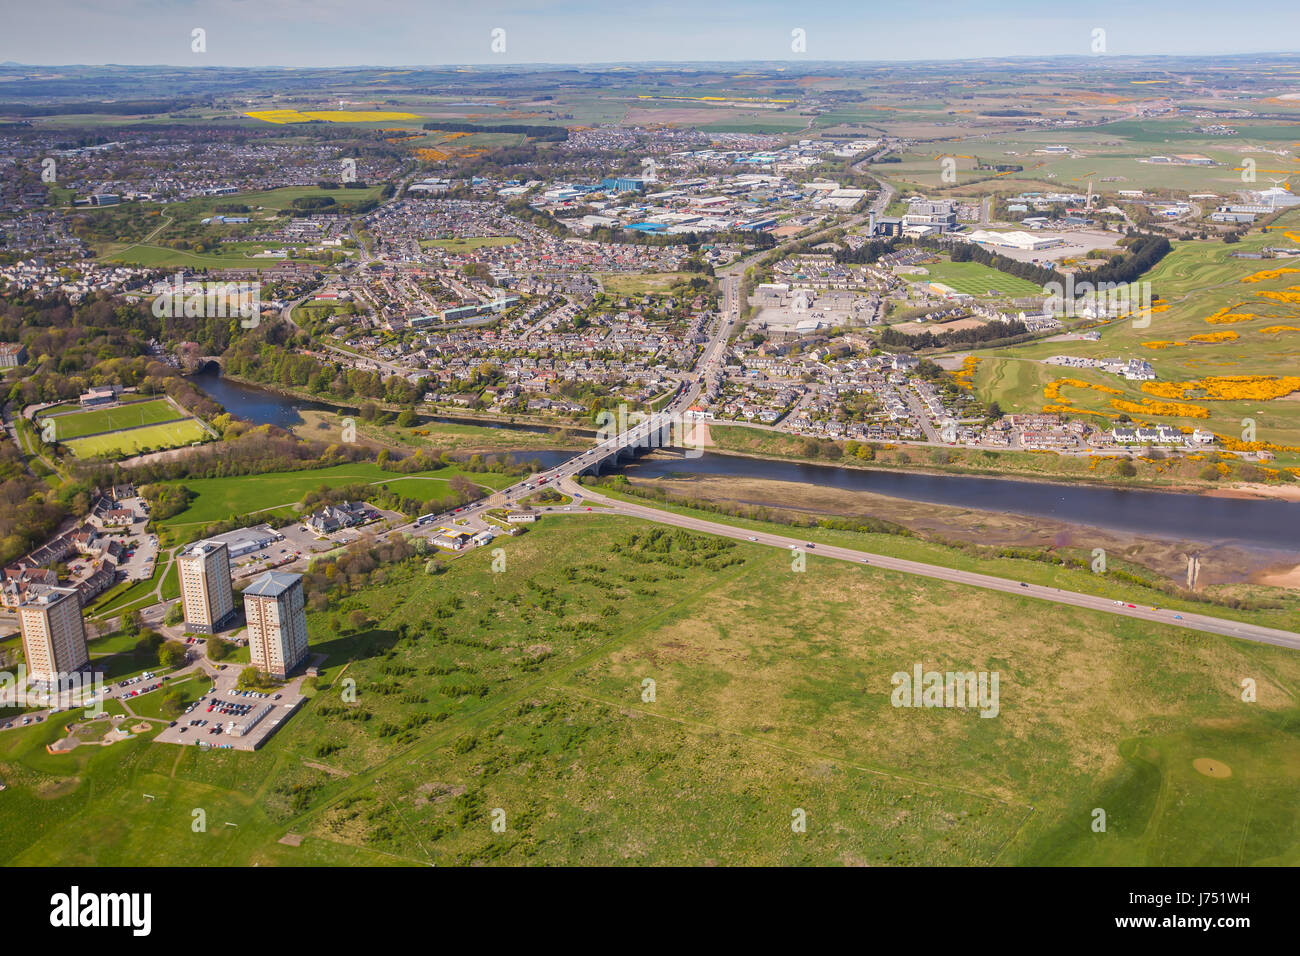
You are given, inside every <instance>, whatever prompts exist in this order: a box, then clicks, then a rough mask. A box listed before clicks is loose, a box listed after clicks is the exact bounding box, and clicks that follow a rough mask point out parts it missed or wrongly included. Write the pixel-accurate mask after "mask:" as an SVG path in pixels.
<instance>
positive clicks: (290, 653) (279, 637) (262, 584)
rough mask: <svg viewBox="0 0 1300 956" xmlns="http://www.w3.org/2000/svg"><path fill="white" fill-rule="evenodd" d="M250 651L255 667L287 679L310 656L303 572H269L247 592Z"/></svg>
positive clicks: (245, 611)
mask: <svg viewBox="0 0 1300 956" xmlns="http://www.w3.org/2000/svg"><path fill="white" fill-rule="evenodd" d="M244 617H245V619H246V620H247V622H248V652H249V660H250V661H251V662H252V664H253V666H254V667H256V668H258V669H259V670H262V671H264V672H266V673H267V674H270V675H271V676H272V677H275V678H277V679H280V680H283V679H284V678H286V677H288V676H289V675H290V674H291V673H292V672H293V671H294V669H295V668H296V667H298V665H299V664H301V663H302V662H303V661H304V660H305V659H306V657H307V609H306V602H305V600H304V598H303V591H302V575H301V574H288V573H286V572H283V571H267V572H266V573H265V574H263V575H262V576H261V577H260V578H258V579H257V580H256V581H254V582H253V583H252V584H250V585H249V586H248V589H247V590H245V591H244Z"/></svg>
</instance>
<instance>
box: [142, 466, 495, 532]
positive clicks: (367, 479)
mask: <svg viewBox="0 0 1300 956" xmlns="http://www.w3.org/2000/svg"><path fill="white" fill-rule="evenodd" d="M462 474H463V475H464V476H465V477H466V478H467V479H468V480H469V481H472V482H474V483H475V484H478V485H482V486H484V487H486V488H490V489H496V488H504V487H505V486H507V485H509V484H510V483H511V482H512V481H514V479H513V478H511V477H510V476H508V475H503V474H498V473H495V472H475V473H467V472H464V471H463V470H461V469H459V468H439V469H436V470H434V471H422V472H416V473H415V474H412V475H403V474H397V473H395V472H391V471H384V470H383V469H382V468H380V467H379V466H378V465H376V464H373V463H371V462H356V463H354V464H350V465H335V466H333V467H331V468H315V469H311V470H307V471H288V472H270V473H268V474H264V475H255V476H252V477H247V476H240V477H235V478H196V479H187V480H185V481H182V482H177V483H178V484H183V485H184V486H185V487H186V488H189V489H190V490H191V491H193V492H194V493H195V495H196V497H195V498H194V500H193V501H192V502H191V503H190V506H189V508H187V509H186V510H185V511H182V512H181V513H179V514H176V515H173V516H172V517H170V518H166V519H164V520H163V521H161V522H159V524H160V525H161V526H162V527H164V528H170V527H176V526H178V525H193V524H211V523H212V522H214V521H223V520H225V519H226V518H229V517H231V516H232V515H241V514H246V513H248V507H249V497H248V495H249V486H250V482H252V483H254V484H255V486H256V488H257V491H256V496H257V497H256V500H257V502H258V503H259V505H260V508H258V509H255V510H270V509H279V508H286V507H287V506H289V505H293V504H295V503H297V502H298V501H300V500H302V497H303V495H305V494H306V493H307V492H309V491H313V490H315V489H317V488H320V487H321V486H322V485H325V486H328V487H331V488H334V487H338V486H340V485H354V484H375V485H378V484H387V485H389V486H391V487H393V488H394V490H398V491H400V492H401V494H403V495H409V496H410V497H413V498H415V497H422V498H432V497H443V496H445V495H446V494H447V493H448V491H449V490H450V488H449V484H448V483H449V482H450V481H451V479H452V478H454V477H455V476H456V475H462Z"/></svg>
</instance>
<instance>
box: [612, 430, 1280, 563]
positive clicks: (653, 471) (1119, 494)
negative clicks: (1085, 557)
mask: <svg viewBox="0 0 1300 956" xmlns="http://www.w3.org/2000/svg"><path fill="white" fill-rule="evenodd" d="M658 455H659V456H661V457H656V458H643V459H641V460H639V461H637V462H635V463H633V464H630V465H627V466H625V467H624V469H623V471H624V474H626V475H627V476H628V477H629V478H632V477H636V478H659V477H666V476H669V475H725V476H734V477H739V478H766V479H773V480H776V481H790V482H798V483H802V484H813V485H822V486H827V487H832V488H842V489H846V490H849V491H870V492H875V493H876V494H880V495H888V496H890V497H894V498H905V499H907V500H909V501H926V502H930V503H932V504H941V505H953V506H956V507H960V508H972V509H975V510H978V511H999V512H1004V513H1009V514H1021V515H1028V516H1030V517H1042V518H1054V519H1056V520H1058V521H1067V522H1071V523H1073V524H1081V525H1087V526H1089V527H1096V528H1110V529H1114V530H1117V531H1129V532H1133V533H1135V534H1139V535H1154V536H1158V537H1173V538H1186V539H1190V540H1194V541H1235V542H1238V543H1241V544H1246V545H1252V546H1257V547H1281V548H1284V549H1287V550H1292V551H1298V550H1300V503H1296V502H1287V501H1280V500H1277V499H1252V498H1207V497H1204V496H1201V495H1189V494H1179V493H1176V492H1168V491H1143V490H1138V489H1131V488H1111V487H1107V486H1104V485H1064V484H1057V483H1052V482H1045V481H1022V480H1019V479H1015V478H983V477H978V476H972V475H943V474H923V473H918V472H898V471H885V470H879V469H866V468H840V467H837V466H835V465H814V464H802V463H799V462H789V461H774V460H771V459H766V458H744V457H739V456H735V455H717V454H710V453H708V452H704V453H703V454H702V455H700V456H699V457H697V458H687V457H685V456H684V454H683V453H679V452H676V451H670V450H665V451H661V452H659V453H658ZM669 456H671V457H669ZM779 504H780V503H779V502H773V505H779Z"/></svg>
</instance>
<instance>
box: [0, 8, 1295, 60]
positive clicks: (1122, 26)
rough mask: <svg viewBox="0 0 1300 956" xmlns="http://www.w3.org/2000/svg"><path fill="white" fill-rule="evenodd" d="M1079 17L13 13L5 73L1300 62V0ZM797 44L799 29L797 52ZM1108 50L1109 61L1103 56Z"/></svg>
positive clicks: (879, 12)
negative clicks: (1086, 58) (1021, 60)
mask: <svg viewBox="0 0 1300 956" xmlns="http://www.w3.org/2000/svg"><path fill="white" fill-rule="evenodd" d="M1082 6H1083V5H1082V4H1078V5H1069V4H1061V3H1050V2H1044V0H895V2H892V3H884V2H881V0H793V2H792V0H786V2H773V0H664V2H654V0H649V2H642V3H635V2H633V3H618V2H610V0H605V2H597V0H100V2H88V0H38V2H25V3H18V2H16V0H6V2H5V4H4V7H5V9H4V10H3V17H2V22H3V24H4V27H3V30H0V61H14V62H19V63H27V64H102V63H120V64H168V65H182V66H313V67H330V66H359V65H367V66H380V65H391V66H424V65H455V64H483V65H492V64H503V63H510V64H525V63H570V64H588V63H590V64H598V63H618V62H624V63H626V62H642V61H672V62H682V61H717V60H724V61H725V60H764V61H767V60H790V61H798V60H811V61H817V60H846V61H860V60H923V59H934V60H966V59H982V58H987V57H1017V56H1056V55H1063V54H1067V55H1068V54H1077V55H1098V54H1102V55H1104V54H1110V55H1131V54H1211V55H1213V54H1231V53H1260V52H1290V51H1296V50H1297V49H1300V3H1298V2H1296V0H1253V2H1251V3H1235V4H1234V3H1225V2H1222V0H1090V2H1089V3H1088V4H1087V7H1088V9H1087V10H1086V11H1085V10H1081V9H1078V8H1079V7H1082ZM196 29H197V30H202V31H204V40H205V46H206V49H204V50H202V51H201V52H200V51H196V50H195V49H194V46H195V43H194V41H193V35H194V31H195V30H196ZM1098 30H1100V31H1104V34H1098V33H1097V31H1098ZM494 31H504V32H496V33H495V34H494ZM795 31H803V34H802V36H803V38H804V42H803V46H802V48H801V49H800V48H797V46H798V45H797V42H796V33H795ZM494 36H495V47H494ZM1099 39H1100V40H1101V41H1102V43H1103V44H1104V46H1103V49H1102V50H1097V49H1094V47H1095V46H1096V45H1097V43H1098V40H1099ZM1288 41H1289V43H1290V46H1289V47H1288V45H1287V44H1288ZM503 47H504V49H503Z"/></svg>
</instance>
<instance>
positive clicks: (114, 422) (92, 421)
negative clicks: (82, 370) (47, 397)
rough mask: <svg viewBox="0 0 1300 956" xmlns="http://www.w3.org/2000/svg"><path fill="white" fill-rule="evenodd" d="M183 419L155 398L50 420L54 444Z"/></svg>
mask: <svg viewBox="0 0 1300 956" xmlns="http://www.w3.org/2000/svg"><path fill="white" fill-rule="evenodd" d="M39 417H40V416H38V418H39ZM184 417H185V413H184V412H182V411H180V410H179V409H177V408H176V406H175V405H173V404H172V403H171V402H169V401H168V400H167V399H165V398H159V399H155V400H154V401H150V402H133V403H131V404H129V405H118V406H114V407H113V408H97V409H92V410H89V411H84V412H72V413H70V414H67V415H55V416H52V417H51V419H50V420H51V421H53V422H54V435H55V438H56V439H57V440H58V441H68V440H70V439H73V438H84V437H85V436H87V435H98V434H99V433H100V432H111V431H116V430H117V429H119V428H140V427H143V426H145V425H157V424H158V423H159V422H168V421H172V420H174V419H177V418H184Z"/></svg>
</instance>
